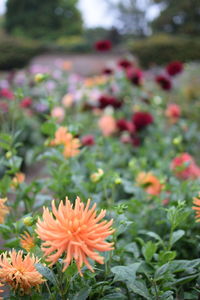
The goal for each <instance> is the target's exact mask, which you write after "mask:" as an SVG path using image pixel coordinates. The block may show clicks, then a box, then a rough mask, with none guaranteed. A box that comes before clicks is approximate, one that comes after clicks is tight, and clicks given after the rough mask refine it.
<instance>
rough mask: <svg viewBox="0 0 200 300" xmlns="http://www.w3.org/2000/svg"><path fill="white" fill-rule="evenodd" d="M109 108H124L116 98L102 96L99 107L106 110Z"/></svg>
mask: <svg viewBox="0 0 200 300" xmlns="http://www.w3.org/2000/svg"><path fill="white" fill-rule="evenodd" d="M107 106H112V107H114V108H120V107H121V106H122V102H121V101H119V100H117V99H116V98H114V97H110V96H101V97H100V98H99V107H100V108H102V109H103V108H106V107H107Z"/></svg>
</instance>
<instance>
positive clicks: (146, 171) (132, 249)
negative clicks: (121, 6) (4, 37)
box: [0, 41, 200, 300]
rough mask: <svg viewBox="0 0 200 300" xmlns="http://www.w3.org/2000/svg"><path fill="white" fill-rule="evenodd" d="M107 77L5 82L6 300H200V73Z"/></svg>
mask: <svg viewBox="0 0 200 300" xmlns="http://www.w3.org/2000/svg"><path fill="white" fill-rule="evenodd" d="M104 43H105V41H104ZM107 46H108V45H107ZM98 47H99V48H100V46H99V45H98ZM101 47H103V49H104V48H105V47H106V46H105V45H103V46H102V45H101ZM102 69H103V70H102V74H99V75H97V76H93V77H90V78H82V77H80V76H78V75H75V74H72V72H71V71H70V63H69V62H64V61H58V62H57V65H55V66H54V65H53V66H51V67H50V68H46V69H44V67H43V68H42V67H41V66H33V67H32V68H31V69H27V70H24V71H18V72H16V73H10V74H9V75H8V77H7V78H2V79H1V80H0V110H1V113H0V117H1V133H0V145H1V167H0V172H1V179H0V193H1V194H0V196H1V199H0V222H1V224H0V232H1V236H2V239H3V243H2V250H1V252H2V254H1V256H0V283H1V285H2V290H3V289H4V288H5V287H9V292H8V293H9V296H5V299H35V300H37V299H44V298H45V297H46V298H47V299H73V300H75V299H82V300H84V299H85V300H86V299H101V300H109V299H120V300H121V299H160V300H161V299H163V300H166V299H168V300H170V299H198V295H199V289H200V286H199V267H200V259H199V246H198V241H199V227H198V225H197V224H196V222H195V214H194V211H196V217H197V221H198V220H199V210H200V208H199V205H200V199H199V183H200V165H199V161H198V159H199V157H198V149H199V146H198V145H199V136H198V124H197V122H195V121H194V120H193V118H191V114H190V113H188V110H187V109H185V105H186V103H187V100H190V101H194V103H196V101H197V97H198V96H197V97H196V96H195V97H193V96H192V97H191V94H190V95H189V96H188V94H187V93H186V92H185V89H186V88H187V84H188V85H189V84H190V82H189V79H188V78H189V77H190V76H192V75H193V74H194V73H195V72H196V71H194V67H193V66H192V65H191V66H187V65H183V64H182V63H180V62H177V61H176V62H172V63H170V65H168V66H166V68H165V69H163V70H159V71H158V70H156V71H155V70H150V71H146V72H144V71H142V70H141V69H140V68H139V67H138V66H136V65H135V64H134V62H132V61H131V60H129V59H122V60H120V61H119V62H116V63H115V64H113V65H111V66H105V68H102ZM189 74H190V75H189ZM181 101H182V102H183V103H181ZM189 103H191V102H189ZM192 103H193V102H192ZM187 107H188V106H187ZM193 107H196V108H197V109H198V107H199V106H198V104H196V106H193ZM193 111H194V108H191V107H190V112H191V113H193ZM33 163H37V164H41V165H42V166H44V167H43V168H41V173H40V174H39V175H37V176H35V178H34V174H33V176H32V177H31V180H30V178H29V180H27V174H26V172H27V170H28V171H29V173H30V172H31V168H32V164H33ZM88 199H89V200H88ZM90 199H91V200H90ZM193 200H194V205H193V203H192V202H193ZM6 297H7V298H6Z"/></svg>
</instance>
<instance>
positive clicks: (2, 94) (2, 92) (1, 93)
mask: <svg viewBox="0 0 200 300" xmlns="http://www.w3.org/2000/svg"><path fill="white" fill-rule="evenodd" d="M0 97H3V98H6V99H8V100H13V99H14V97H15V96H14V94H13V92H12V91H11V90H9V89H6V88H3V89H1V90H0Z"/></svg>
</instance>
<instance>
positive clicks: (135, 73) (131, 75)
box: [127, 68, 143, 86]
mask: <svg viewBox="0 0 200 300" xmlns="http://www.w3.org/2000/svg"><path fill="white" fill-rule="evenodd" d="M127 77H128V79H129V80H130V81H131V82H132V83H133V84H135V85H138V86H140V85H141V84H142V80H143V72H142V71H141V70H140V69H133V68H129V69H128V70H127Z"/></svg>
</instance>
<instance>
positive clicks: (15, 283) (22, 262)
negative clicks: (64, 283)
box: [0, 250, 44, 294]
mask: <svg viewBox="0 0 200 300" xmlns="http://www.w3.org/2000/svg"><path fill="white" fill-rule="evenodd" d="M38 261H39V260H38V258H36V257H35V256H34V255H33V256H32V257H31V256H30V254H28V255H25V256H24V257H23V251H19V252H18V253H17V252H16V251H15V250H12V251H9V252H8V253H7V252H4V253H2V254H1V256H0V281H1V282H2V283H6V284H8V285H10V286H11V287H12V288H13V289H14V290H17V289H20V291H21V292H22V291H23V293H24V294H29V292H30V290H31V288H32V287H35V288H37V289H39V285H40V284H42V283H43V282H44V279H43V278H42V275H41V274H40V273H39V272H38V271H37V270H36V268H35V266H34V264H36V263H38Z"/></svg>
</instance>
